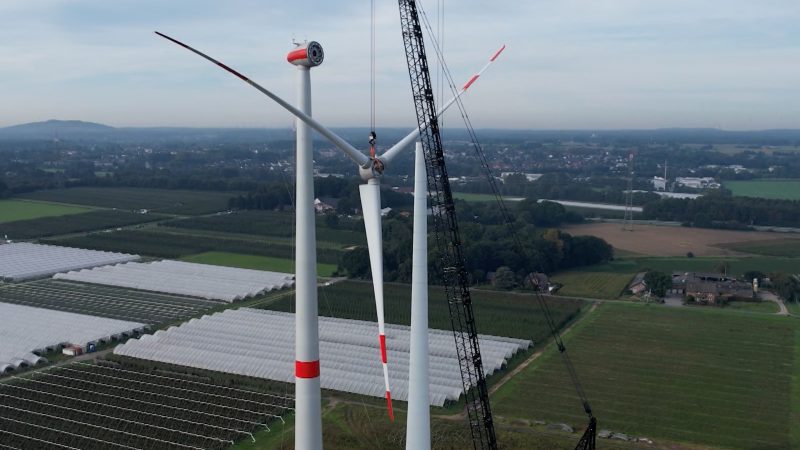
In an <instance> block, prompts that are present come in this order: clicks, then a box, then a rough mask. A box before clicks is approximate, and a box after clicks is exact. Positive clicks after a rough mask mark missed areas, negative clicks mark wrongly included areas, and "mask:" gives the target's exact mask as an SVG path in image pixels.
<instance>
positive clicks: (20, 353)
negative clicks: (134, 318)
mask: <svg viewBox="0 0 800 450" xmlns="http://www.w3.org/2000/svg"><path fill="white" fill-rule="evenodd" d="M0 318H2V319H0V320H2V322H3V324H2V327H0V371H2V372H10V371H13V370H16V369H19V368H24V367H27V366H32V365H36V364H40V363H45V362H47V359H45V358H44V357H42V356H39V355H37V353H38V354H43V353H46V352H49V351H55V350H58V349H59V347H62V346H63V345H65V344H74V345H77V346H80V347H85V346H86V345H87V344H89V343H99V342H106V341H112V340H117V339H119V338H121V337H124V336H133V335H136V334H139V333H141V332H142V331H144V329H145V327H146V325H144V324H142V323H137V322H125V321H122V320H114V319H105V318H101V317H94V316H86V315H83V314H73V313H68V312H62V311H53V310H50V309H41V308H32V307H30V306H22V305H9V304H6V303H0Z"/></svg>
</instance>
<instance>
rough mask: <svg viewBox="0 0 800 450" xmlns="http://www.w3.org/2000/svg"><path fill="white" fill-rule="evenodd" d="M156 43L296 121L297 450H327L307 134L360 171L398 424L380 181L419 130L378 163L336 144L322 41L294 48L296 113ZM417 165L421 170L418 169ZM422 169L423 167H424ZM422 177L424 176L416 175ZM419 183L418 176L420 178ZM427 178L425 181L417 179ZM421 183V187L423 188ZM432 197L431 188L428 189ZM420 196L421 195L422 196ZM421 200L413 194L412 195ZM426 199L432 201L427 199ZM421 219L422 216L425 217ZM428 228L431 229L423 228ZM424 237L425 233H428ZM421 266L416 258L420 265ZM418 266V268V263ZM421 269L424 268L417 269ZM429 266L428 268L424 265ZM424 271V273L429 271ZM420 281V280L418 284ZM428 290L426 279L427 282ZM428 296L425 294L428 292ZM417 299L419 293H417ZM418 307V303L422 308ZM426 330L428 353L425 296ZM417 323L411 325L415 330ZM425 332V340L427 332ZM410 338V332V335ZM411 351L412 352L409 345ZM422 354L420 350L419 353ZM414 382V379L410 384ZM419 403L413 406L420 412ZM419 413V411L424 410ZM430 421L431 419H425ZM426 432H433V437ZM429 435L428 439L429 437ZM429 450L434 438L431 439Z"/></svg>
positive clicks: (421, 376)
mask: <svg viewBox="0 0 800 450" xmlns="http://www.w3.org/2000/svg"><path fill="white" fill-rule="evenodd" d="M156 34H158V35H159V36H161V37H163V38H165V39H167V40H169V41H172V42H173V43H175V44H177V45H180V46H181V47H183V48H185V49H187V50H189V51H191V52H193V53H195V54H197V55H199V56H201V57H203V58H205V59H206V60H208V61H210V62H212V63H214V64H216V65H217V66H219V67H221V68H223V69H225V70H226V71H228V72H229V73H231V74H233V75H235V76H236V77H238V78H239V79H241V80H242V81H244V82H246V83H248V84H249V85H251V86H253V87H254V88H255V89H257V90H258V91H259V92H261V93H262V94H264V95H266V96H267V97H269V98H270V99H272V100H273V101H275V102H276V103H278V104H279V105H280V106H281V107H283V108H284V109H286V110H287V111H289V112H290V113H291V114H292V115H294V116H295V117H296V118H297V119H298V120H297V167H296V178H297V194H296V211H297V217H296V239H297V243H296V264H295V272H296V273H295V286H296V287H295V289H296V299H297V302H296V303H297V305H296V311H297V313H296V316H295V321H296V325H295V333H296V335H295V339H296V343H295V353H296V358H295V359H296V360H295V392H296V394H295V416H296V428H295V445H296V447H297V448H301V449H305V448H309V449H312V448H313V449H316V448H322V431H321V430H322V425H321V395H320V382H319V372H320V371H319V330H318V309H317V308H318V304H317V290H316V279H317V273H316V236H315V227H314V223H315V217H314V211H313V202H314V194H313V191H314V182H313V168H312V162H313V153H312V147H311V135H310V129H313V130H315V131H317V132H318V133H320V134H321V135H322V136H323V137H325V138H326V139H327V140H328V141H329V142H331V143H332V144H333V145H335V146H336V147H338V148H339V149H341V150H342V151H343V152H344V153H345V154H346V155H347V156H348V157H349V158H350V159H351V160H353V162H355V163H356V164H357V165H358V168H359V174H360V176H361V178H362V179H363V180H364V181H365V183H364V184H363V185H360V186H359V191H360V196H361V206H362V212H363V216H364V227H365V231H366V236H367V246H368V249H369V256H370V268H371V270H372V279H373V289H374V293H375V307H376V313H377V319H378V341H379V346H380V356H381V363H382V365H383V373H384V382H385V385H386V401H387V408H388V412H389V416H390V418H392V419H393V418H394V415H393V409H392V400H391V389H390V386H389V372H388V358H387V351H386V335H385V322H384V305H383V303H384V297H383V239H382V230H381V214H380V213H381V194H380V177H381V175H382V174H383V172H384V170H385V169H386V167H387V165H388V164H390V163H391V162H392V161H393V160H394V158H396V157H397V156H398V155H399V154H400V153H401V152H402V151H403V150H404V149H406V148H407V147H408V146H409V145H410V144H411V143H413V142H414V141H415V140H416V139H417V138H418V137H419V135H420V132H421V130H420V129H419V128H417V129H415V130H414V131H412V132H411V133H409V134H408V135H407V136H406V137H404V138H403V139H401V140H400V141H398V142H397V143H396V144H394V145H393V146H392V147H390V148H389V149H388V150H387V151H386V152H384V153H383V154H382V155H381V156H376V155H374V152H371V153H370V155H369V156H367V155H365V154H363V153H361V152H360V151H359V150H358V149H356V148H355V147H353V146H352V145H350V144H349V143H348V142H347V141H345V140H344V139H342V138H341V137H339V136H338V135H337V134H336V133H334V132H333V131H331V130H330V129H328V128H327V127H325V126H324V125H322V124H321V123H319V122H318V121H317V120H315V119H313V118H312V117H311V82H310V73H309V72H310V69H311V68H312V67H315V66H318V65H319V64H321V63H322V61H323V59H324V53H323V50H322V46H321V45H320V44H319V43H317V42H314V41H312V42H306V43H303V44H299V45H297V48H295V49H294V50H292V51H291V52H289V54H288V55H287V60H288V61H289V62H290V63H291V64H294V65H295V66H297V69H298V75H297V86H296V88H297V103H298V105H299V108H297V107H294V106H292V105H291V104H289V103H288V102H286V101H285V100H283V99H282V98H280V97H279V96H277V95H275V94H274V93H272V92H271V91H269V90H267V89H265V88H264V87H262V86H261V85H259V84H258V83H256V82H254V81H252V80H250V79H249V78H247V77H246V76H244V75H242V74H241V73H239V72H237V71H236V70H234V69H232V68H230V67H228V66H227V65H225V64H223V63H222V62H220V61H217V60H216V59H214V58H212V57H210V56H208V55H206V54H204V53H202V52H200V51H198V50H196V49H194V48H192V47H190V46H188V45H186V44H184V43H182V42H180V41H178V40H176V39H173V38H171V37H169V36H167V35H165V34H162V33H159V32H158V31H156ZM504 49H505V45H504V46H502V47H501V48H500V49H499V50H497V51H496V52H495V53H494V54H493V55H492V57H491V58H490V59H489V61H488V62H487V63H486V64H485V65H484V66H483V68H482V69H481V70H480V71H478V72H477V73H475V74H474V75H472V76H471V77H470V78H469V79H468V80H467V82H466V83H464V85H463V86H462V87H461V89H460V90H459V91H458V92H457V93H456V95H455V96H454V97H453V98H452V99H450V100H449V101H448V102H446V103H445V104H444V105H443V106H442V107H441V108H440V109H439V111H437V113H436V114H437V116H440V115H442V114H443V113H444V112H445V111H446V110H447V109H448V108H449V107H450V106H452V105H453V104H454V103H455V102H456V101H457V100H458V99H459V97H461V95H463V94H464V93H465V92H466V91H467V90H468V89H469V88H470V86H472V84H473V83H474V82H475V81H476V80H477V79H478V78H479V77H480V76H481V75H482V74H483V72H484V71H486V69H487V68H488V67H489V66H490V65H491V64H492V63H493V62H494V61H495V60H496V59H497V57H498V56H499V55H500V53H502V51H503V50H504ZM417 153H418V155H417V159H420V158H421V152H420V149H419V148H418V151H417ZM420 161H421V160H419V161H417V163H416V165H417V166H419V164H420ZM422 167H423V169H424V163H422ZM417 172H419V169H418V168H417ZM416 176H419V174H417V175H416ZM420 178H423V179H424V177H420ZM423 184H424V183H423ZM425 191H427V188H426V189H425ZM420 192H422V191H421V190H420ZM415 195H416V194H415ZM425 199H426V200H427V194H425ZM422 208H423V209H422V211H419V210H418V208H417V200H415V230H416V229H417V225H416V223H417V222H418V221H424V220H427V214H426V213H425V212H424V211H425V209H426V207H425V206H424V204H423V207H422ZM420 215H421V216H420ZM426 226H427V225H426ZM423 232H424V231H423ZM425 239H427V236H426V233H425V235H419V236H415V238H414V241H415V243H416V242H417V241H420V240H425ZM416 248H418V246H416V245H415V249H416ZM426 249H427V244H425V247H424V250H420V251H419V252H417V253H418V254H419V255H424V257H425V259H426V260H427V250H426ZM415 261H417V259H415ZM417 262H418V263H419V261H417ZM418 265H421V264H418ZM424 265H427V262H425V264H424ZM426 272H427V269H426ZM417 279H418V280H419V277H418V278H417ZM425 281H426V284H427V276H425ZM426 289H427V288H426ZM418 292H419V289H418ZM418 304H419V302H418ZM424 309H425V311H426V314H425V316H426V317H425V322H426V323H425V324H424V327H421V326H419V325H418V326H417V327H416V329H417V330H418V333H417V339H416V342H418V343H420V345H422V343H421V341H423V340H424V348H427V291H426V292H425V306H424ZM413 326H414V324H413V323H412V327H413ZM420 329H421V330H423V331H422V332H424V339H422V338H421V337H420V336H422V332H420V331H419V330H420ZM412 334H413V331H412ZM412 347H413V346H412ZM418 347H419V346H418ZM415 353H416V354H417V358H416V360H417V361H420V358H422V357H423V356H424V358H425V360H426V361H427V353H428V352H427V350H424V352H421V350H419V351H416V352H415ZM417 367H419V368H423V367H422V365H420V364H417ZM423 370H424V372H421V373H418V374H415V376H414V377H413V379H414V380H415V382H416V383H423V384H424V389H421V388H420V387H419V386H416V387H412V386H410V387H409V391H410V392H416V393H417V394H418V395H416V396H415V399H417V400H419V401H422V400H423V399H424V408H425V410H426V411H427V410H428V405H429V399H428V396H427V394H425V395H424V397H423V396H422V395H419V393H420V392H427V386H428V374H427V364H424V369H423ZM410 378H411V377H410ZM409 403H410V404H409V409H411V398H409ZM417 403H419V402H418V401H415V405H416V404H417ZM419 409H421V408H419ZM427 414H429V413H427ZM424 422H425V423H424V428H425V429H426V430H429V420H427V419H426V420H425V421H424ZM428 433H429V431H428ZM428 436H429V434H428ZM427 441H428V446H429V445H430V439H427Z"/></svg>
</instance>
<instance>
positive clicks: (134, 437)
mask: <svg viewBox="0 0 800 450" xmlns="http://www.w3.org/2000/svg"><path fill="white" fill-rule="evenodd" d="M293 403H294V402H293V399H291V398H290V397H284V396H278V395H271V394H267V393H261V392H256V391H249V390H246V389H241V388H231V387H227V386H223V385H219V384H216V383H214V382H213V380H207V379H203V380H193V379H187V378H185V377H182V376H181V375H180V374H171V373H149V372H143V371H141V370H138V369H137V368H136V367H135V366H127V365H124V364H118V363H112V362H101V363H98V364H86V363H77V364H72V365H68V366H64V367H61V368H56V369H52V370H48V371H44V372H41V373H37V374H35V375H33V376H32V377H29V378H24V379H17V380H14V382H13V383H6V384H3V385H0V443H2V444H4V445H8V446H11V447H12V448H45V447H58V446H59V445H67V446H70V447H73V448H148V449H149V448H157V449H161V448H165V449H166V448H204V449H205V448H208V449H222V448H227V447H229V446H230V445H232V444H233V443H234V442H235V441H237V440H240V439H242V438H248V439H249V438H250V437H251V436H252V435H251V433H252V432H253V431H256V430H258V429H262V428H265V427H268V424H269V423H271V422H274V421H276V420H283V419H282V418H281V416H282V415H284V414H285V413H287V412H288V411H290V410H291V408H292V405H293Z"/></svg>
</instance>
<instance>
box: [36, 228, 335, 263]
mask: <svg viewBox="0 0 800 450" xmlns="http://www.w3.org/2000/svg"><path fill="white" fill-rule="evenodd" d="M43 242H44V243H47V244H54V245H64V246H67V247H77V248H88V249H95V250H105V251H115V252H123V253H133V254H138V255H149V256H157V257H162V258H180V257H182V256H187V255H194V254H197V253H205V252H212V251H222V252H229V253H244V254H248V255H260V256H271V257H275V258H289V259H293V258H294V245H293V244H292V243H286V244H280V243H274V242H269V243H268V242H264V241H258V240H252V239H246V238H240V237H227V236H196V235H190V234H181V233H175V232H166V231H160V230H122V231H116V232H113V233H94V234H90V235H86V236H77V237H72V238H67V239H49V240H44V241H43ZM341 255H342V251H341V250H336V249H330V248H319V249H318V250H317V260H318V261H319V262H322V263H329V264H337V263H338V262H339V258H340V256H341Z"/></svg>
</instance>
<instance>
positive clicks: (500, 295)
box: [266, 280, 586, 343]
mask: <svg viewBox="0 0 800 450" xmlns="http://www.w3.org/2000/svg"><path fill="white" fill-rule="evenodd" d="M384 290H385V294H384V297H385V299H384V303H385V318H386V322H387V323H394V324H399V325H409V324H410V323H411V285H408V284H399V283H386V286H385V288H384ZM428 295H429V302H428V311H429V318H428V323H429V325H430V327H431V328H438V329H441V330H450V329H452V325H451V323H450V314H449V312H448V306H447V302H446V301H445V298H444V290H443V288H442V287H441V286H431V288H430V290H429V294H428ZM373 298H374V297H373V292H372V283H371V282H366V281H355V280H348V281H343V282H340V283H336V284H333V285H331V286H327V287H324V288H322V289H320V290H319V313H320V315H323V316H328V317H340V318H345V319H356V320H368V321H375V301H374V300H373ZM472 298H473V309H474V311H475V321H476V323H477V327H478V332H479V333H482V334H491V335H495V336H507V337H515V338H521V339H532V340H533V341H534V342H536V343H538V342H541V341H543V340H545V339H547V336H548V328H547V324H546V322H545V320H544V318H543V317H542V314H541V313H540V310H539V305H538V304H537V303H536V301H535V299H534V297H533V296H532V295H522V294H514V293H509V292H498V291H484V290H473V291H472ZM547 302H548V305H549V307H550V310H551V312H552V314H553V318H554V320H555V322H556V325H557V326H559V327H560V326H563V325H564V324H566V323H567V322H569V321H570V320H572V319H573V318H574V317H575V316H577V314H578V313H579V312H580V309H581V307H583V306H584V305H585V304H586V303H585V302H582V301H580V300H570V299H553V298H549V299H547ZM266 308H267V309H273V310H277V311H294V304H293V303H292V300H291V299H288V298H284V299H281V300H279V301H277V302H275V303H273V304H271V305H269V306H266Z"/></svg>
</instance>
